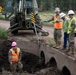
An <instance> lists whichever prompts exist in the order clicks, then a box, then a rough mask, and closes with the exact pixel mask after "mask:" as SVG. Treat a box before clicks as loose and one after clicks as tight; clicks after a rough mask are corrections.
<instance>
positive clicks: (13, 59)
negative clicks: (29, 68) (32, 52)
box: [8, 42, 23, 73]
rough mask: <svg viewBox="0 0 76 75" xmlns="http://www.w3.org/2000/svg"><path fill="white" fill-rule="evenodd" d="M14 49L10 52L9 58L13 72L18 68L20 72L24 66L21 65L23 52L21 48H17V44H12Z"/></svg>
mask: <svg viewBox="0 0 76 75" xmlns="http://www.w3.org/2000/svg"><path fill="white" fill-rule="evenodd" d="M11 46H12V48H11V49H10V50H9V54H8V58H9V63H10V68H11V72H13V73H14V72H15V71H16V70H17V67H18V69H19V71H20V72H21V71H22V68H23V65H22V63H21V57H22V55H21V51H20V48H18V47H17V43H16V42H12V45H11Z"/></svg>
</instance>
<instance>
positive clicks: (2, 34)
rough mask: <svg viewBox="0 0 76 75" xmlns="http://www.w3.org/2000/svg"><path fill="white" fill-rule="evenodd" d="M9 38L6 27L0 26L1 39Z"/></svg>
mask: <svg viewBox="0 0 76 75" xmlns="http://www.w3.org/2000/svg"><path fill="white" fill-rule="evenodd" d="M7 38H8V33H7V32H6V31H5V30H4V29H2V28H0V39H7Z"/></svg>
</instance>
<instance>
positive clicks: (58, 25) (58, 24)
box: [54, 16, 62, 29]
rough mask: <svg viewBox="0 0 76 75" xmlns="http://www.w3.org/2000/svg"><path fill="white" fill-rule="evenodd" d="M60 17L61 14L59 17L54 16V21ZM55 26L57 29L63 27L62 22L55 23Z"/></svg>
mask: <svg viewBox="0 0 76 75" xmlns="http://www.w3.org/2000/svg"><path fill="white" fill-rule="evenodd" d="M58 19H59V16H58V17H56V16H54V21H56V20H58ZM54 28H55V29H62V22H58V23H55V24H54Z"/></svg>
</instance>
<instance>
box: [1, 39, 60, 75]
mask: <svg viewBox="0 0 76 75" xmlns="http://www.w3.org/2000/svg"><path fill="white" fill-rule="evenodd" d="M12 41H13V40H0V75H61V73H60V71H59V70H58V69H57V67H56V66H51V65H50V63H49V62H48V63H47V64H43V63H42V61H41V59H39V57H37V56H35V55H33V54H30V53H27V52H23V51H22V60H21V62H22V63H23V71H22V73H19V72H18V71H17V72H16V73H15V74H12V73H11V72H10V65H9V62H8V51H9V49H10V48H11V43H12Z"/></svg>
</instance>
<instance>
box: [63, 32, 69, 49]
mask: <svg viewBox="0 0 76 75" xmlns="http://www.w3.org/2000/svg"><path fill="white" fill-rule="evenodd" d="M68 40H69V34H67V32H64V44H63V48H66V47H67V42H68Z"/></svg>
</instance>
